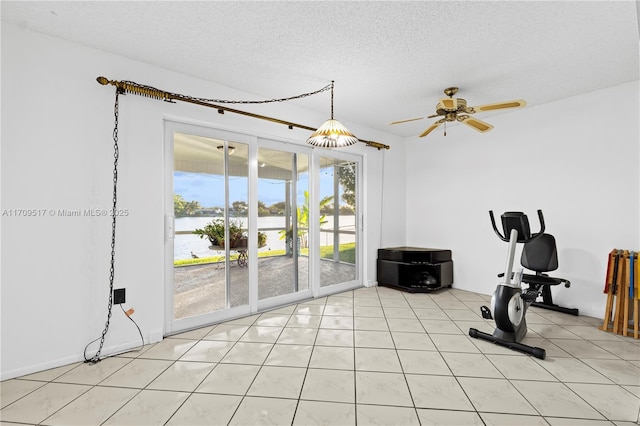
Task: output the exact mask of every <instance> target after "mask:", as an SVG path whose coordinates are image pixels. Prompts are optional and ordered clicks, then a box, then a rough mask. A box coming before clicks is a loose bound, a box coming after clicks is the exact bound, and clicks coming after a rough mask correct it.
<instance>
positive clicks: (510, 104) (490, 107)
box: [468, 99, 527, 112]
mask: <svg viewBox="0 0 640 426" xmlns="http://www.w3.org/2000/svg"><path fill="white" fill-rule="evenodd" d="M526 104H527V101H525V100H524V99H516V100H513V101H506V102H498V103H495V104H486V105H479V106H475V107H471V108H468V109H470V110H473V111H475V112H483V111H494V110H497V109H507V108H522V107H523V106H525V105H526Z"/></svg>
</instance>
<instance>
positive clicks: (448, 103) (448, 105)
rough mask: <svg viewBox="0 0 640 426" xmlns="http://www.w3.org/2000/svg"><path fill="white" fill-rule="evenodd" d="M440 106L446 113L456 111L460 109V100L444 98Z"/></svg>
mask: <svg viewBox="0 0 640 426" xmlns="http://www.w3.org/2000/svg"><path fill="white" fill-rule="evenodd" d="M439 105H440V106H441V107H442V109H444V110H445V111H455V110H457V109H458V98H442V99H440V103H439Z"/></svg>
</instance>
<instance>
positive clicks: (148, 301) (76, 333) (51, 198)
mask: <svg viewBox="0 0 640 426" xmlns="http://www.w3.org/2000/svg"><path fill="white" fill-rule="evenodd" d="M101 75H104V76H106V77H107V78H110V79H114V80H133V81H137V82H139V83H143V84H149V85H153V86H156V87H158V88H161V89H166V90H171V91H173V92H178V93H184V94H191V95H195V96H210V97H214V96H215V97H223V98H224V97H227V98H245V99H246V98H256V96H251V95H250V94H246V93H239V92H237V91H233V90H231V89H229V88H226V87H224V86H222V85H218V84H212V83H208V82H204V81H202V80H198V79H194V78H190V77H187V76H185V75H180V74H177V73H173V72H169V71H167V70H163V69H160V68H157V67H152V66H149V65H145V64H142V63H139V62H135V61H132V60H128V59H125V58H122V57H119V56H115V55H111V54H107V53H104V52H101V51H98V50H93V49H89V48H85V47H82V46H79V45H76V44H71V43H67V42H65V41H62V40H58V39H54V38H50V37H47V36H43V35H40V34H36V33H34V32H31V31H28V30H25V29H21V28H18V27H16V26H13V25H9V24H4V23H3V25H2V180H1V182H2V200H1V202H2V206H1V209H2V211H4V210H10V209H44V212H45V214H44V216H37V217H6V216H4V217H2V287H1V291H2V301H1V309H2V311H1V321H2V324H1V339H0V341H1V342H2V348H1V350H2V352H1V354H2V365H1V367H2V372H1V378H2V379H7V378H10V377H15V376H18V375H22V374H27V373H31V372H35V371H39V370H43V369H46V368H51V367H55V366H59V365H63V364H66V363H70V362H75V361H80V360H82V353H83V349H84V347H85V345H86V344H87V343H88V342H89V341H91V340H93V339H94V338H96V337H99V335H100V333H101V331H102V329H103V326H104V322H105V319H106V311H107V306H106V305H107V300H108V295H109V282H108V273H109V253H110V227H111V218H110V217H100V218H96V217H61V216H59V215H58V214H57V211H58V209H69V210H75V209H109V208H110V207H111V201H110V200H111V191H112V186H111V185H112V183H111V179H112V168H113V141H112V137H111V134H112V129H113V103H114V92H115V88H114V87H112V86H107V87H105V86H100V85H99V84H97V83H96V81H95V79H96V77H98V76H101ZM328 78H330V77H328ZM285 84H286V82H283V85H285ZM283 87H284V86H283ZM258 108H260V109H258ZM245 110H249V111H254V112H256V113H259V114H265V115H270V116H273V117H277V118H281V119H284V120H290V121H293V122H297V123H302V124H308V125H313V123H322V122H323V121H324V120H325V119H326V117H324V116H319V115H317V114H312V113H310V112H308V111H306V110H303V109H300V108H297V107H295V106H294V105H290V103H287V104H275V105H274V104H271V105H269V106H260V107H256V109H255V110H253V109H251V108H246V109H245ZM167 116H171V117H178V118H183V119H187V120H195V121H200V122H203V123H208V124H210V125H212V126H217V127H219V128H223V129H228V130H234V131H238V132H246V133H249V134H255V135H259V136H267V137H270V138H275V139H280V140H288V141H292V142H295V143H304V140H305V139H306V138H307V137H308V132H307V131H304V130H299V129H294V130H288V129H287V128H286V126H279V125H276V124H274V123H270V122H263V121H260V120H255V119H251V118H248V117H244V116H239V115H234V114H224V115H219V114H218V113H217V112H216V111H215V110H213V109H208V108H202V107H198V106H194V105H189V104H184V103H177V104H168V103H164V102H161V101H156V100H151V99H145V98H142V97H139V96H134V95H127V96H121V97H120V126H119V127H120V131H119V139H120V160H119V188H118V206H119V207H120V208H122V209H128V211H129V212H130V213H129V216H127V217H122V218H120V219H119V220H118V222H117V236H118V239H117V244H116V252H117V256H116V274H115V277H116V284H115V287H116V288H120V287H125V288H126V290H127V305H128V306H131V307H133V308H135V310H136V313H135V315H134V318H135V320H136V321H137V322H138V324H139V325H140V328H141V329H142V331H143V333H144V336H145V340H146V341H147V342H149V341H157V340H158V339H160V338H161V336H162V332H163V324H164V312H163V309H164V302H163V285H164V276H163V260H164V252H163V244H164V241H163V231H164V228H163V191H164V188H163V176H164V160H163V123H162V120H163V118H165V117H167ZM343 123H344V124H345V125H346V126H347V127H348V128H350V129H351V130H352V131H353V132H354V133H355V134H357V135H358V136H360V137H362V138H364V139H368V140H375V141H380V142H383V143H386V144H389V145H393V144H394V143H395V142H398V139H399V138H397V137H394V136H391V135H388V134H385V133H382V132H378V131H374V130H371V129H367V128H365V127H362V126H358V125H357V124H355V123H350V122H349V121H347V120H343ZM396 145H397V144H396ZM347 149H348V150H349V151H350V152H354V153H360V154H362V155H363V156H364V158H365V163H366V170H365V172H366V175H365V180H366V190H367V191H368V192H369V194H365V214H366V218H365V222H366V226H367V230H368V232H367V234H366V235H365V238H366V241H367V253H366V255H367V260H368V262H369V264H368V265H365V276H364V277H363V282H365V283H367V282H371V281H375V259H376V249H377V247H378V245H379V242H380V240H381V237H380V229H381V228H380V223H381V221H382V219H381V217H380V214H381V206H380V202H381V197H380V193H381V187H382V186H383V182H382V173H381V171H382V161H383V157H384V156H387V158H389V157H391V159H392V162H393V161H395V162H396V163H401V162H402V161H404V156H403V152H402V151H398V152H396V151H394V150H395V148H392V150H391V151H377V150H375V149H371V148H367V147H365V146H364V145H362V144H358V145H357V146H355V147H350V148H347ZM394 157H395V160H393V158H394ZM385 164H386V166H387V167H389V164H390V162H389V161H387V162H386V163H385ZM400 168H401V167H400ZM390 175H391V176H393V177H392V178H389V179H388V181H387V177H385V182H384V188H385V194H386V195H385V197H386V199H387V200H391V201H392V202H393V203H394V204H395V205H404V203H405V200H404V198H403V192H394V187H396V186H402V183H403V182H404V176H403V175H402V174H401V173H390ZM387 182H389V183H387ZM390 186H391V187H390ZM50 210H51V211H54V212H55V213H54V214H53V215H52V216H50V215H49V211H50ZM384 214H386V215H393V214H394V212H393V211H390V210H389V209H386V208H385V211H384ZM384 222H386V220H385V221H384ZM393 228H395V230H394V234H395V233H396V232H397V234H398V235H401V238H398V237H395V236H393V237H386V238H388V239H389V240H393V242H394V243H395V241H396V240H397V241H398V242H400V241H399V240H401V239H403V238H404V234H403V233H404V226H402V227H399V225H397V224H396V225H394V226H393ZM398 228H399V229H398ZM388 229H391V228H388ZM385 235H386V234H385ZM137 341H138V336H137V330H136V329H135V327H133V325H132V324H131V323H130V322H129V321H128V320H127V319H126V317H125V316H124V315H122V313H120V312H119V310H118V309H116V310H114V315H113V317H112V320H111V328H110V330H109V333H108V335H107V339H106V342H105V351H104V354H107V353H110V352H111V351H113V350H115V349H117V348H124V347H129V346H132V345H135V344H136V343H137ZM92 348H93V347H92ZM92 354H93V352H91V353H90V355H92Z"/></svg>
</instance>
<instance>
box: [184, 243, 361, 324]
mask: <svg viewBox="0 0 640 426" xmlns="http://www.w3.org/2000/svg"><path fill="white" fill-rule="evenodd" d="M292 260H293V259H292V258H291V257H288V256H273V257H262V258H258V298H259V299H260V300H262V299H268V298H270V297H274V296H280V295H284V294H289V293H293V292H294V288H293V285H294V284H293V267H294V264H293V261H292ZM251 261H252V260H249V262H251ZM229 264H230V268H229V275H230V278H231V280H230V282H231V285H230V301H231V306H239V305H243V304H247V303H248V300H249V297H248V283H249V269H248V268H247V267H240V266H238V263H237V262H236V261H231V262H230V263H229ZM308 271H309V259H308V257H306V256H300V257H298V277H299V278H298V290H299V291H300V290H306V289H308V288H309V283H308V276H309V273H308ZM355 279H356V267H355V265H353V264H348V263H338V262H333V261H331V260H326V259H322V260H321V261H320V282H321V286H327V285H331V284H336V283H340V282H345V281H352V280H355ZM174 288H175V292H174V306H175V318H176V319H179V318H186V317H190V316H194V315H199V314H204V313H208V312H214V311H217V310H220V309H224V308H225V288H226V286H225V268H224V262H217V263H207V264H200V265H188V266H179V267H175V268H174Z"/></svg>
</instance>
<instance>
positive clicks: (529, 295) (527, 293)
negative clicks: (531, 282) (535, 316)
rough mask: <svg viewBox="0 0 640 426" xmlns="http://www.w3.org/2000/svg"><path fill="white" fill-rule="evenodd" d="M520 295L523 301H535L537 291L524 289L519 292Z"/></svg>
mask: <svg viewBox="0 0 640 426" xmlns="http://www.w3.org/2000/svg"><path fill="white" fill-rule="evenodd" d="M520 297H522V300H524V301H525V302H535V301H536V299H537V298H538V292H537V291H533V290H524V291H523V292H522V293H521V294H520Z"/></svg>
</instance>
